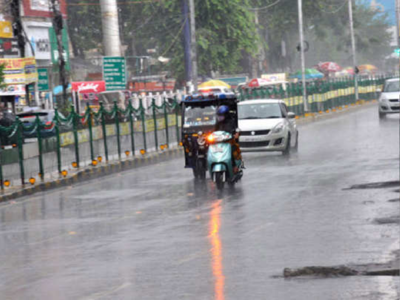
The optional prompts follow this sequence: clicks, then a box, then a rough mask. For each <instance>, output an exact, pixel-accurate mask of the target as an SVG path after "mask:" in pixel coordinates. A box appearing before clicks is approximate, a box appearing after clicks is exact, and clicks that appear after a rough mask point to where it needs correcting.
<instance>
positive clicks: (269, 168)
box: [0, 105, 400, 300]
mask: <svg viewBox="0 0 400 300" xmlns="http://www.w3.org/2000/svg"><path fill="white" fill-rule="evenodd" d="M299 130H300V148H299V152H298V153H297V154H294V155H292V156H291V157H290V158H289V159H286V158H284V157H282V156H281V155H280V154H273V153H272V154H269V153H254V154H250V153H249V154H247V153H246V154H245V159H246V167H247V170H246V173H245V176H244V178H243V180H242V182H241V183H239V184H238V185H237V186H236V188H235V189H234V190H229V189H228V188H226V189H225V191H224V192H223V193H218V192H217V191H216V189H215V187H214V186H213V185H212V184H211V183H210V182H209V181H207V182H206V183H205V184H195V182H194V180H193V179H192V175H191V172H190V171H189V170H183V169H182V159H174V160H171V161H168V162H165V163H161V164H159V165H154V166H149V167H143V168H141V169H138V170H135V171H130V172H125V173H123V174H118V175H115V176H112V177H107V178H102V179H99V180H96V181H92V182H86V183H83V184H80V185H75V186H73V187H69V188H65V189H60V190H55V191H52V192H48V193H43V194H38V195H36V196H34V197H30V198H29V199H28V198H26V199H21V200H18V201H13V202H9V203H6V204H3V205H2V206H0V260H1V264H0V295H1V296H0V298H1V299H55V300H61V299H142V300H145V299H149V300H150V299H151V300H156V299H157V300H158V299H206V300H208V299H215V300H231V299H239V300H242V299H296V300H301V299H325V300H326V299H398V298H399V293H398V288H399V286H400V284H399V277H388V276H386V277H378V276H376V277H359V276H356V277H346V278H331V279H313V278H307V279H284V278H282V277H275V276H277V275H278V276H281V275H282V271H283V269H284V268H285V267H289V268H296V267H303V266H309V265H324V266H330V265H340V264H365V263H371V262H375V263H377V262H385V261H388V260H391V259H392V258H393V256H392V251H393V250H396V249H399V248H400V245H399V236H400V229H399V226H398V224H390V223H389V224H378V223H377V222H375V219H377V218H385V217H398V216H399V205H400V202H398V201H392V202H389V201H388V200H393V199H398V198H399V193H398V192H396V191H395V190H396V188H395V187H388V188H377V189H351V190H346V188H348V187H350V186H352V185H356V184H363V183H370V182H386V181H392V180H398V179H399V117H398V116H390V117H389V118H388V120H387V121H385V122H379V120H378V112H377V107H376V105H370V106H368V107H364V108H361V109H359V110H357V111H353V112H350V113H348V112H347V113H344V114H342V115H341V116H338V117H335V118H332V119H326V120H322V121H319V122H316V123H310V124H305V125H302V126H300V128H299Z"/></svg>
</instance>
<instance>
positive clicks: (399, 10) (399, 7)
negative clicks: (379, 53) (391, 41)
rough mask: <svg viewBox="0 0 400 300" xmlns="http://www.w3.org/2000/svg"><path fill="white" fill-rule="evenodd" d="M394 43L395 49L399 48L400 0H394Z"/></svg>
mask: <svg viewBox="0 0 400 300" xmlns="http://www.w3.org/2000/svg"><path fill="white" fill-rule="evenodd" d="M396 32H397V36H396V41H397V48H399V47H400V0H396Z"/></svg>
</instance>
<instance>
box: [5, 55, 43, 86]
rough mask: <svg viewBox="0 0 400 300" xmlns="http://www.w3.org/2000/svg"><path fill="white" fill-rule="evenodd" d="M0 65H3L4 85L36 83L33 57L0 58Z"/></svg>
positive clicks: (36, 75)
mask: <svg viewBox="0 0 400 300" xmlns="http://www.w3.org/2000/svg"><path fill="white" fill-rule="evenodd" d="M0 64H5V69H4V83H6V84H30V83H33V82H37V79H38V78H37V77H38V74H37V70H36V60H35V58H34V57H25V58H0Z"/></svg>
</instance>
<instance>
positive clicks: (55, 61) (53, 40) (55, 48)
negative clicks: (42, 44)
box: [49, 27, 70, 71]
mask: <svg viewBox="0 0 400 300" xmlns="http://www.w3.org/2000/svg"><path fill="white" fill-rule="evenodd" d="M49 37H50V46H51V62H52V63H53V66H54V69H55V71H56V70H58V45H57V36H56V32H55V31H54V28H53V27H50V28H49ZM61 37H62V45H63V48H64V53H63V55H64V60H65V69H66V70H70V66H69V46H68V33H67V29H66V28H63V30H62V36H61Z"/></svg>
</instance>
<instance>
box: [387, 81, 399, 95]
mask: <svg viewBox="0 0 400 300" xmlns="http://www.w3.org/2000/svg"><path fill="white" fill-rule="evenodd" d="M384 92H385V93H393V92H400V81H399V80H396V81H390V82H387V83H386V84H385V90H384Z"/></svg>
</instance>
